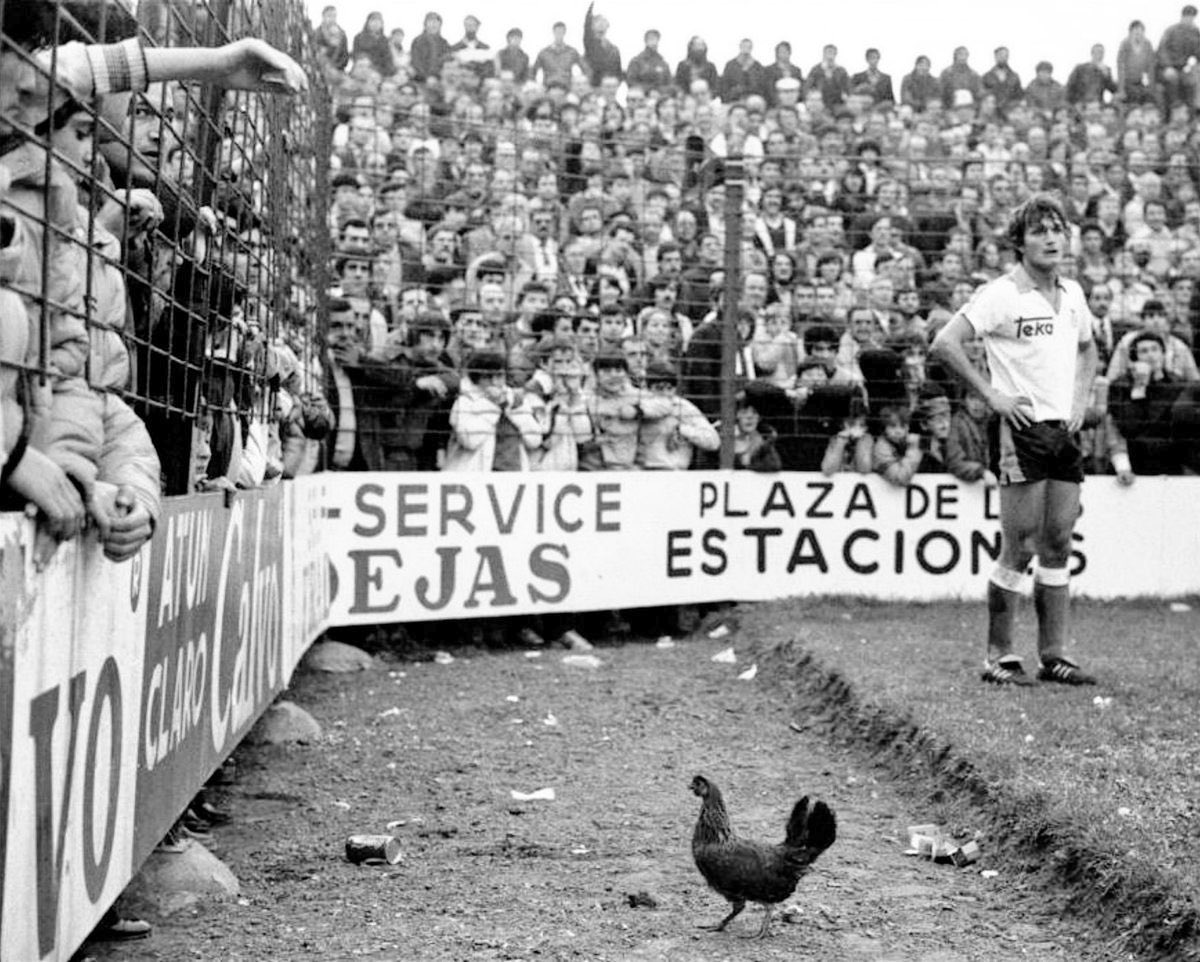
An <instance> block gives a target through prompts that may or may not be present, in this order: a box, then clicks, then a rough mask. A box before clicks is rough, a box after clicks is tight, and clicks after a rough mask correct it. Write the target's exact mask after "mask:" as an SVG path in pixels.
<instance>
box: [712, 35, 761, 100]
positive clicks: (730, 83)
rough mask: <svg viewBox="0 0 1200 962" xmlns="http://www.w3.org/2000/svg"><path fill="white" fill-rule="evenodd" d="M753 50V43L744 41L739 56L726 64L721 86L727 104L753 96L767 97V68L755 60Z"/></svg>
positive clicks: (723, 98)
mask: <svg viewBox="0 0 1200 962" xmlns="http://www.w3.org/2000/svg"><path fill="white" fill-rule="evenodd" d="M753 50H754V42H753V41H751V40H742V41H741V42H740V43H739V44H738V55H737V56H736V57H734V58H733V59H732V60H730V61H729V62H728V63H727V64H725V70H724V71H723V72H722V74H721V86H720V93H721V99H722V100H723V101H724V102H725V103H727V104H731V103H733V102H734V101H735V100H743V99H745V98H746V97H748V96H750V95H751V94H757V95H758V96H760V97H763V98H765V97H766V96H767V88H766V81H767V72H766V68H765V67H763V65H762V64H761V63H759V62H758V61H757V60H755V59H754V54H753Z"/></svg>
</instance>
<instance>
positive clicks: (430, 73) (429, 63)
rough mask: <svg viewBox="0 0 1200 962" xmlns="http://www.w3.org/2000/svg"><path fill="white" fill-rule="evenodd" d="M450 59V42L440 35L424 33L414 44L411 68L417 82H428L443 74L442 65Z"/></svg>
mask: <svg viewBox="0 0 1200 962" xmlns="http://www.w3.org/2000/svg"><path fill="white" fill-rule="evenodd" d="M448 59H450V42H449V41H448V40H447V39H446V38H445V37H443V36H442V35H441V34H440V33H439V34H429V33H424V32H422V33H421V34H419V35H418V36H417V37H416V39H415V40H413V42H412V49H411V50H410V51H409V66H410V67H411V68H412V75H413V78H414V79H415V80H421V81H423V80H427V79H429V78H430V77H436V76H438V75H439V74H440V73H441V72H442V64H443V63H445V62H446V61H447V60H448Z"/></svg>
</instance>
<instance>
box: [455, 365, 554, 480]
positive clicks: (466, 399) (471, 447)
mask: <svg viewBox="0 0 1200 962" xmlns="http://www.w3.org/2000/svg"><path fill="white" fill-rule="evenodd" d="M464 375H465V376H464V377H463V379H462V383H461V386H460V389H459V395H458V398H457V399H456V400H455V401H454V406H453V407H452V408H451V409H450V432H451V433H450V443H449V444H448V445H447V447H446V459H445V461H444V463H443V464H442V470H443V471H528V470H529V467H530V455H531V453H532V452H533V451H536V450H537V449H538V448H539V447H540V446H541V443H542V428H541V425H540V424H538V422H537V419H536V417H535V416H534V409H533V405H532V404H531V403H530V397H531V396H529V395H526V394H525V393H524V392H521V391H514V390H513V389H512V388H510V387H508V386H507V385H506V383H505V378H506V376H507V372H506V371H505V360H504V354H503V353H502V352H500V351H496V350H483V351H474V352H472V353H471V354H470V355H468V356H467V362H466V364H465V366H464Z"/></svg>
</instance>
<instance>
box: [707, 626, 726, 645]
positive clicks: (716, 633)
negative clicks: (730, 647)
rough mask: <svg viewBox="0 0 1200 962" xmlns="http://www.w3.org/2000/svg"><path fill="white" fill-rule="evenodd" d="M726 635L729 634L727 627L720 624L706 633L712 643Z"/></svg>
mask: <svg viewBox="0 0 1200 962" xmlns="http://www.w3.org/2000/svg"><path fill="white" fill-rule="evenodd" d="M728 634H729V625H725V624H721V625H717V627H716V628H714V629H713V630H712V631H710V632H709V633H708V637H709V638H711V639H712V640H713V641H716V640H717V639H718V638H724V637H725V636H726V635H728Z"/></svg>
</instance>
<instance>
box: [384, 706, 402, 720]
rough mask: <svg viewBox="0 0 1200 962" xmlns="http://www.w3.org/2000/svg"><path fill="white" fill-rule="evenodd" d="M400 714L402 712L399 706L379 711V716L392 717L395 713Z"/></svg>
mask: <svg viewBox="0 0 1200 962" xmlns="http://www.w3.org/2000/svg"><path fill="white" fill-rule="evenodd" d="M399 714H402V712H401V711H400V709H399V708H389V709H387V710H386V711H381V712H380V713H379V717H380V718H391V717H392V716H393V715H399Z"/></svg>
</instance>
